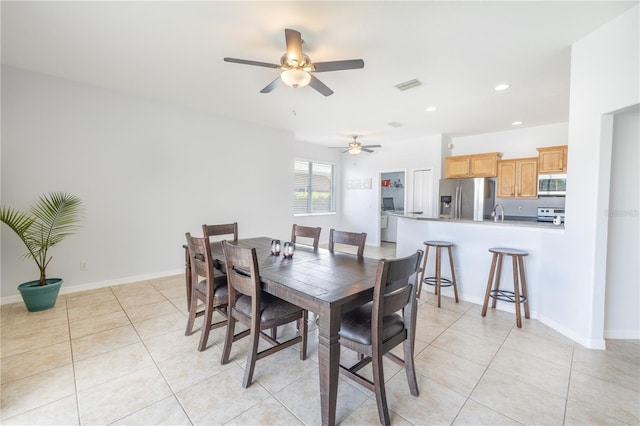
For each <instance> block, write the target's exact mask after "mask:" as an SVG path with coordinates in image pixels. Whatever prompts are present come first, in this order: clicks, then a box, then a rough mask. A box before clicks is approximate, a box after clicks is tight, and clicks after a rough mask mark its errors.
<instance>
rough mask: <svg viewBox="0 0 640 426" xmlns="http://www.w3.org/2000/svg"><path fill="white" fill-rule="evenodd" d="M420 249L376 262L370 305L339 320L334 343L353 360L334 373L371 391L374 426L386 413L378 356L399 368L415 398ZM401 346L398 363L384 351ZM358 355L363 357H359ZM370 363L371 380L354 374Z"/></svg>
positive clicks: (355, 310)
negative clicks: (337, 338)
mask: <svg viewBox="0 0 640 426" xmlns="http://www.w3.org/2000/svg"><path fill="white" fill-rule="evenodd" d="M421 258H422V250H417V251H416V253H414V254H412V255H411V256H407V257H403V258H399V259H391V260H387V259H381V260H380V261H379V262H378V271H377V273H376V280H375V285H374V290H373V301H372V302H370V303H367V304H366V305H362V306H360V307H358V308H355V309H353V310H351V311H348V312H346V313H345V314H343V316H342V322H341V328H340V345H342V346H344V347H346V348H349V349H352V350H354V351H356V353H358V355H359V359H360V360H359V361H358V362H357V363H356V364H354V365H353V366H351V367H345V366H343V365H340V373H341V374H343V375H345V376H347V377H349V378H351V379H352V380H354V381H355V382H357V383H359V384H361V385H362V386H364V387H366V388H367V389H369V390H371V391H372V392H374V393H375V395H376V403H377V405H378V416H379V418H380V423H382V424H384V425H388V424H389V423H390V419H389V409H388V408H387V397H386V392H385V387H384V372H383V368H382V360H383V356H387V358H389V359H391V360H392V361H394V362H396V363H397V364H399V365H400V366H401V367H403V368H404V369H405V372H406V375H407V381H408V382H409V391H410V392H411V395H413V396H418V382H417V380H416V372H415V366H414V360H413V354H414V342H415V328H416V314H417V297H416V288H417V285H418V275H419V273H418V271H419V269H420V259H421ZM400 343H402V344H403V349H404V359H401V358H400V357H398V356H396V355H395V354H392V353H391V352H390V351H391V349H393V348H394V347H396V346H398V345H399V344H400ZM363 355H364V356H363ZM369 363H371V364H372V367H373V381H371V380H369V379H367V378H366V377H363V376H362V375H360V374H358V370H360V369H361V368H362V367H364V366H366V365H368V364H369Z"/></svg>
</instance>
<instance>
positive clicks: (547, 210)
mask: <svg viewBox="0 0 640 426" xmlns="http://www.w3.org/2000/svg"><path fill="white" fill-rule="evenodd" d="M556 216H560V220H561V222H562V223H564V209H560V208H557V207H538V222H553V218H554V217H556Z"/></svg>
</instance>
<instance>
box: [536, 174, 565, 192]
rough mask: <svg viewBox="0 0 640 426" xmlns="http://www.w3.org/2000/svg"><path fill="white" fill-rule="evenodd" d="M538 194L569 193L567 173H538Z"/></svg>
mask: <svg viewBox="0 0 640 426" xmlns="http://www.w3.org/2000/svg"><path fill="white" fill-rule="evenodd" d="M538 195H539V196H564V195H567V175H565V174H561V175H538Z"/></svg>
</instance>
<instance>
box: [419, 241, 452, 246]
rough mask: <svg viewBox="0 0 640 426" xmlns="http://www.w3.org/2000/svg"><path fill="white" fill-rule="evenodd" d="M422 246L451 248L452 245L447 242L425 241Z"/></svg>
mask: <svg viewBox="0 0 640 426" xmlns="http://www.w3.org/2000/svg"><path fill="white" fill-rule="evenodd" d="M422 244H424V245H425V246H431V247H453V243H450V242H449V241H425V242H424V243H422Z"/></svg>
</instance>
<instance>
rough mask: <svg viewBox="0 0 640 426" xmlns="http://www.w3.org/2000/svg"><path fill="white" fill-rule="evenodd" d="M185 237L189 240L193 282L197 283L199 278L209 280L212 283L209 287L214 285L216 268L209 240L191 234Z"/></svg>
mask: <svg viewBox="0 0 640 426" xmlns="http://www.w3.org/2000/svg"><path fill="white" fill-rule="evenodd" d="M185 236H186V238H187V247H188V250H189V259H190V260H191V271H192V274H191V277H192V281H193V282H194V283H197V282H198V281H197V280H198V277H203V278H206V279H207V281H208V282H209V283H210V284H209V285H213V283H214V280H213V277H214V275H213V270H214V267H213V256H212V255H211V245H210V244H209V239H208V238H198V237H192V236H191V233H189V232H187V233H186V234H185Z"/></svg>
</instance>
